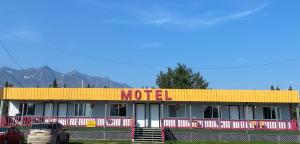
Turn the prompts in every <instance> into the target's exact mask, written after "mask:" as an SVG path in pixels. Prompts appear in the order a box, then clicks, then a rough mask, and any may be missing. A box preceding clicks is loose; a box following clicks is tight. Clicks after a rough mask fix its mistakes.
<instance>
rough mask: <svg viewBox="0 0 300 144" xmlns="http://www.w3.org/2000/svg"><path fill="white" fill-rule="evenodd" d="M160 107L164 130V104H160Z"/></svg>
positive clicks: (161, 122)
mask: <svg viewBox="0 0 300 144" xmlns="http://www.w3.org/2000/svg"><path fill="white" fill-rule="evenodd" d="M160 107H161V114H160V115H161V118H160V126H161V127H162V128H163V127H164V121H163V118H164V104H163V103H162V102H161V103H160Z"/></svg>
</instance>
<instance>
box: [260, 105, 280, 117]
mask: <svg viewBox="0 0 300 144" xmlns="http://www.w3.org/2000/svg"><path fill="white" fill-rule="evenodd" d="M261 108H262V119H263V120H281V110H280V107H279V106H262V107H261ZM264 108H271V119H266V118H265V117H264ZM273 108H275V117H276V118H275V119H273V118H272V109H273Z"/></svg>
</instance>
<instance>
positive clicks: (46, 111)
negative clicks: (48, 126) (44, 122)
mask: <svg viewBox="0 0 300 144" xmlns="http://www.w3.org/2000/svg"><path fill="white" fill-rule="evenodd" d="M44 116H53V103H45V109H44Z"/></svg>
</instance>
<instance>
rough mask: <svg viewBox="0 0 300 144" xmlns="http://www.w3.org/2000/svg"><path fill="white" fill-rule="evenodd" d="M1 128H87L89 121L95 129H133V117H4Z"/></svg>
mask: <svg viewBox="0 0 300 144" xmlns="http://www.w3.org/2000/svg"><path fill="white" fill-rule="evenodd" d="M0 119H1V123H0V125H1V126H21V125H22V126H26V127H28V126H31V125H32V124H33V123H40V122H59V123H61V124H62V125H64V126H66V127H77V126H78V127H85V126H87V123H88V122H89V121H95V124H96V125H95V127H120V128H131V127H132V124H131V121H132V120H133V118H132V117H106V118H105V117H58V116H53V117H49V116H3V117H0Z"/></svg>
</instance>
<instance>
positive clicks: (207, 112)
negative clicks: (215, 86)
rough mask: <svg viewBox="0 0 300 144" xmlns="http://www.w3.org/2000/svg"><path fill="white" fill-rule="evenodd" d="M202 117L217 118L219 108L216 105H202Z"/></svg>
mask: <svg viewBox="0 0 300 144" xmlns="http://www.w3.org/2000/svg"><path fill="white" fill-rule="evenodd" d="M204 118H219V109H218V107H217V106H206V107H204Z"/></svg>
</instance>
